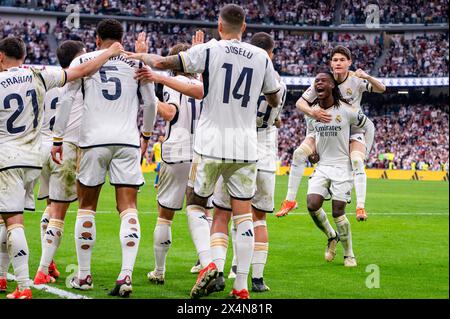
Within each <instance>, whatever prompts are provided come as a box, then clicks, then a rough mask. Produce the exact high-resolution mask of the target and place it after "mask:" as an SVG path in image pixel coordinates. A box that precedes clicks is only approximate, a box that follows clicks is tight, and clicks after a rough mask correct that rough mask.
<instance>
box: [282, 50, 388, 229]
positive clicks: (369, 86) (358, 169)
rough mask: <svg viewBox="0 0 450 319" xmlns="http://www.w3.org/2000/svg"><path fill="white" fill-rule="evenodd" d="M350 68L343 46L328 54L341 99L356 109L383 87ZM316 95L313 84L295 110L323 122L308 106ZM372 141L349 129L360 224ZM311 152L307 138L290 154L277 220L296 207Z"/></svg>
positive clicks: (320, 114) (363, 217) (317, 110)
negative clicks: (362, 100)
mask: <svg viewBox="0 0 450 319" xmlns="http://www.w3.org/2000/svg"><path fill="white" fill-rule="evenodd" d="M351 65H352V59H351V52H350V50H349V49H347V48H346V47H344V46H341V45H338V46H336V47H335V48H334V49H333V50H332V51H331V62H330V66H331V69H332V70H333V74H334V76H335V79H336V81H337V82H338V83H339V89H340V90H341V94H342V96H343V97H344V98H345V99H346V100H347V101H348V102H349V103H350V104H351V105H352V106H354V107H356V108H358V109H360V108H361V106H360V104H361V99H362V95H363V92H375V93H383V92H384V91H385V90H386V87H385V86H384V85H383V84H382V83H381V82H380V81H378V80H377V79H375V78H374V77H372V76H369V75H368V74H367V73H366V72H364V71H363V70H361V69H358V70H356V71H355V72H353V71H350V70H349V68H350V66H351ZM316 97H317V93H316V91H315V90H314V85H311V86H310V87H309V88H308V89H307V90H306V91H305V92H304V93H303V95H302V96H301V98H300V99H299V100H298V101H297V104H296V106H297V108H299V109H300V110H301V111H302V112H303V113H304V114H306V115H308V116H310V117H312V118H314V119H317V120H320V121H322V122H324V123H327V122H329V121H330V120H331V118H330V117H329V116H328V115H327V114H326V112H325V111H323V110H322V109H320V108H317V107H316V108H313V107H311V105H312V102H313V101H314V100H315V99H316ZM372 142H373V141H367V140H365V139H364V131H363V130H362V129H360V128H358V127H356V126H353V127H352V132H351V135H350V158H351V162H352V168H353V175H354V181H355V183H354V184H355V193H356V219H357V220H358V221H364V220H366V219H367V214H366V211H365V206H364V205H365V200H366V185H367V176H366V173H365V170H364V161H365V158H366V150H367V148H366V144H367V143H370V144H371V143H372ZM314 152H315V148H314V139H313V138H312V137H311V136H307V137H306V138H305V140H304V141H303V142H302V143H301V144H300V146H299V147H298V148H297V149H296V150H295V151H294V154H293V157H292V163H291V169H290V172H289V182H288V192H287V195H286V199H285V200H284V201H283V203H282V206H281V209H280V211H279V212H277V214H276V215H277V216H278V217H282V216H285V215H287V214H288V213H289V212H290V211H291V210H293V209H295V208H296V207H297V201H296V196H297V191H298V188H299V185H300V182H301V179H302V176H303V171H304V169H305V165H306V161H307V159H308V157H309V156H310V155H312V154H313V153H314Z"/></svg>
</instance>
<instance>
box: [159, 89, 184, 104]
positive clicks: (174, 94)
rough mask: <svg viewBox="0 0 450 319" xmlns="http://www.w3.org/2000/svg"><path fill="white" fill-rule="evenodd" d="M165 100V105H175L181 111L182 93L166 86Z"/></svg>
mask: <svg viewBox="0 0 450 319" xmlns="http://www.w3.org/2000/svg"><path fill="white" fill-rule="evenodd" d="M163 98H164V102H165V103H168V104H172V105H175V106H176V108H177V109H180V101H181V93H180V92H178V91H175V90H174V89H172V88H170V87H168V86H167V85H165V86H164V88H163Z"/></svg>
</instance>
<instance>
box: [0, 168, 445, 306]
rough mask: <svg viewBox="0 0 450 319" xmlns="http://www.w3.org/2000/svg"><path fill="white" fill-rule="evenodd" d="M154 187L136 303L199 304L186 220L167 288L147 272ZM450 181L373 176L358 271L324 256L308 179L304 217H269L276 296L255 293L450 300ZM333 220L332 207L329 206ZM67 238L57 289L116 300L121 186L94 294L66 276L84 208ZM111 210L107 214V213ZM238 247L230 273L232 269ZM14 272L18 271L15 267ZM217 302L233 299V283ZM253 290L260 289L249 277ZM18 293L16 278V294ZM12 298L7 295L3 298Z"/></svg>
mask: <svg viewBox="0 0 450 319" xmlns="http://www.w3.org/2000/svg"><path fill="white" fill-rule="evenodd" d="M145 177H146V181H147V184H146V186H145V187H143V188H142V189H141V192H140V193H139V199H138V208H139V211H140V224H141V232H142V237H141V242H140V247H139V253H138V257H137V261H136V266H135V271H134V273H133V294H132V298H182V299H184V298H189V292H190V289H191V288H192V286H193V284H194V283H195V280H196V275H192V274H190V272H189V271H190V268H191V267H192V266H193V265H194V263H195V261H196V260H197V256H196V252H195V248H194V245H193V243H192V240H191V238H190V235H189V232H188V226H187V219H186V214H185V212H184V210H183V211H181V212H179V213H177V214H176V216H175V219H174V223H173V225H172V237H173V244H172V247H171V249H170V251H169V255H168V257H167V270H166V283H165V285H163V286H155V285H153V284H150V283H149V282H148V281H147V272H148V271H150V270H152V269H153V267H154V256H153V229H154V226H155V223H156V217H157V215H156V213H155V212H156V201H155V195H156V192H155V190H154V189H153V187H152V185H153V180H154V174H153V173H152V174H146V176H145ZM448 185H449V184H448V183H446V182H419V181H389V180H369V181H368V199H367V203H366V207H367V209H368V214H369V220H368V221H367V222H365V223H360V222H356V220H355V215H354V211H355V204H354V201H353V203H352V204H350V205H348V206H347V214H348V218H349V220H350V222H351V226H352V236H353V247H354V251H355V254H356V256H357V261H358V267H356V268H350V269H349V268H345V267H344V266H343V251H342V246H341V245H339V246H338V254H337V256H336V259H335V260H334V262H332V263H326V261H325V260H324V257H323V255H324V250H325V246H326V238H325V235H324V234H323V233H321V232H320V231H319V230H318V229H317V228H316V227H315V225H314V223H313V221H312V220H311V218H310V217H309V216H308V215H307V214H305V213H306V209H305V207H306V204H305V198H306V197H305V193H306V188H307V179H306V178H305V179H304V180H303V183H302V185H301V188H300V191H299V195H298V197H297V198H298V199H299V208H298V209H297V210H296V212H299V213H303V214H291V215H289V216H287V217H284V218H281V219H277V218H276V217H275V216H274V215H270V216H268V228H269V237H270V249H269V250H270V252H269V258H268V263H267V266H266V269H265V273H264V278H265V280H266V283H267V284H268V285H269V286H270V288H271V291H270V292H266V293H261V294H258V293H251V298H252V299H256V298H269V299H272V298H320V299H321V298H448V297H449V229H448V227H449V215H448V212H449V211H448V209H449V197H448V188H449V186H448ZM286 188H287V176H279V177H277V188H276V209H278V208H279V207H280V203H281V201H282V200H283V198H284V196H285V194H286ZM36 208H37V210H36V212H35V213H26V215H25V227H26V228H25V229H26V235H27V240H28V245H29V249H30V276H31V278H34V275H35V272H36V270H37V267H38V264H39V258H40V251H41V248H40V245H41V244H40V235H39V221H40V217H41V214H42V210H43V208H44V202H43V201H40V202H38V203H37V207H36ZM324 208H325V210H326V212H327V213H328V214H329V218H330V221H331V223H332V225H333V227H335V225H334V223H333V221H332V219H331V209H330V203H329V202H327V203H326V204H325V206H324ZM69 209H70V211H71V212H69V213H68V215H67V217H66V223H65V232H64V236H63V239H62V243H61V246H60V249H59V250H58V252H57V256H56V262H57V265H58V267H59V270H60V271H61V277H60V278H59V279H58V281H57V283H56V284H53V285H52V286H54V287H57V288H60V289H64V290H68V291H71V292H73V293H77V294H83V295H86V296H89V297H92V298H115V297H109V296H107V293H108V291H109V290H110V289H111V288H112V287H113V285H114V282H115V280H116V276H117V274H118V273H119V271H120V265H121V249H120V243H119V235H118V234H119V216H118V214H117V212H116V211H115V196H114V188H113V187H112V186H110V185H108V184H105V185H104V187H103V189H102V194H101V197H100V202H99V205H98V211H99V213H98V214H97V216H96V225H97V243H96V246H95V247H94V252H93V256H92V260H93V263H92V273H93V279H94V289H93V290H92V291H87V292H83V291H78V290H73V289H69V288H67V287H66V285H65V279H66V278H67V276H69V275H70V274H71V273H72V272H73V270H69V271H68V272H66V267H67V266H69V265H71V264H72V265H76V264H77V259H76V252H75V245H74V238H73V237H74V221H75V217H76V213H75V211H76V209H77V206H76V204H72V205H71V207H70V208H69ZM102 212H103V213H102ZM231 254H232V249H231V243H230V245H229V249H228V260H227V263H226V265H225V276H227V275H228V270H229V268H230V263H231V257H232V256H231ZM372 264H375V265H377V266H378V267H379V270H380V288H373V289H369V288H367V287H366V278H367V277H368V276H369V275H370V273H369V272H366V267H367V266H368V265H372ZM10 272H12V269H10ZM232 283H233V281H232V280H229V279H227V280H226V284H227V287H226V288H225V291H223V292H221V293H215V294H212V295H210V296H209V297H207V298H225V297H226V296H227V294H228V292H229V291H230V290H231V287H232ZM249 285H250V286H249V287H251V284H250V281H249ZM13 288H15V283H13V282H9V289H8V291H12V290H13ZM33 294H34V295H33V296H34V298H57V297H56V296H55V295H51V294H49V293H46V292H41V291H37V290H33ZM3 298H5V295H4V294H2V295H0V299H3Z"/></svg>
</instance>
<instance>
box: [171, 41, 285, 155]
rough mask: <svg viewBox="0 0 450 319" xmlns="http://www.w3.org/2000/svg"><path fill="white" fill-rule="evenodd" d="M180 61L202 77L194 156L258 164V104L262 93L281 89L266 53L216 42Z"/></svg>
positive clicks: (183, 54)
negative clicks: (202, 96) (202, 89)
mask: <svg viewBox="0 0 450 319" xmlns="http://www.w3.org/2000/svg"><path fill="white" fill-rule="evenodd" d="M179 57H180V60H181V62H182V68H183V70H184V72H187V73H202V76H203V86H204V98H203V110H202V115H201V117H200V120H199V123H198V126H197V131H196V133H195V140H194V151H195V152H196V153H198V154H200V155H202V156H206V157H210V158H217V159H221V160H234V161H238V162H256V161H257V159H258V155H257V137H256V113H257V107H258V99H259V96H260V95H261V93H264V94H271V93H276V92H278V90H279V89H280V84H279V82H278V80H277V78H276V73H275V70H274V68H273V64H272V61H270V58H269V56H268V55H267V52H266V51H264V50H263V49H260V48H258V47H255V46H253V45H251V44H248V43H245V42H241V41H238V40H220V41H217V40H215V39H213V40H211V41H209V42H207V43H204V44H199V45H196V46H194V47H192V48H190V49H189V50H188V51H185V52H180V53H179Z"/></svg>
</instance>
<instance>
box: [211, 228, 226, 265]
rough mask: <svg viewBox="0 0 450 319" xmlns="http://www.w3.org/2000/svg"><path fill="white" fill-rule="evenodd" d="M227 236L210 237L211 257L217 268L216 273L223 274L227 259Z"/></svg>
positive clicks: (220, 234) (218, 234)
mask: <svg viewBox="0 0 450 319" xmlns="http://www.w3.org/2000/svg"><path fill="white" fill-rule="evenodd" d="M227 249H228V235H227V234H224V233H214V234H212V235H211V257H212V261H213V263H215V264H216V266H217V271H218V272H222V273H223V268H224V267H225V259H226V258H227Z"/></svg>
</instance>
